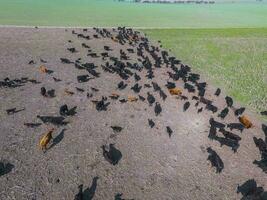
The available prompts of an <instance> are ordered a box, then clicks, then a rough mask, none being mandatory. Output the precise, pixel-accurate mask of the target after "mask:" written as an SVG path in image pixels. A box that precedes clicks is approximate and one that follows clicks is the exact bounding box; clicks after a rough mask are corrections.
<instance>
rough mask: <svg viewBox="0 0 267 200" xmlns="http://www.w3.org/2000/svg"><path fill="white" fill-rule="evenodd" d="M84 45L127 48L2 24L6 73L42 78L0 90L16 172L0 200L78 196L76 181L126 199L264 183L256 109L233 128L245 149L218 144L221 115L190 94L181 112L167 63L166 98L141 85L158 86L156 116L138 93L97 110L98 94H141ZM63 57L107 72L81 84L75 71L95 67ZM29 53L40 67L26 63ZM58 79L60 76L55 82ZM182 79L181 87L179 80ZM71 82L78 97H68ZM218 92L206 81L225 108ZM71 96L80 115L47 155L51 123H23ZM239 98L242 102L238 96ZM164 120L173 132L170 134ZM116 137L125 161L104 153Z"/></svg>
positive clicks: (231, 192)
mask: <svg viewBox="0 0 267 200" xmlns="http://www.w3.org/2000/svg"><path fill="white" fill-rule="evenodd" d="M76 31H77V32H82V30H76ZM87 34H88V35H93V34H95V31H94V30H88V32H87ZM68 40H72V41H73V42H72V43H69V42H68ZM82 42H84V43H86V44H88V45H89V46H90V47H91V49H92V50H93V51H94V52H96V53H101V52H103V51H104V50H103V46H104V45H109V46H111V47H112V49H113V51H111V52H109V54H110V55H115V56H118V55H119V50H120V49H124V50H125V49H126V48H127V47H128V46H127V45H124V46H122V45H120V44H118V43H115V42H113V41H111V40H110V39H102V38H101V39H94V40H85V39H77V37H76V36H75V35H72V34H71V30H70V29H69V30H67V31H65V29H27V28H1V29H0V47H1V51H0V72H1V73H0V80H1V81H2V80H3V79H4V78H6V77H9V78H10V79H15V78H21V77H28V78H33V79H36V80H38V81H40V82H41V83H40V84H32V83H26V84H25V85H24V86H22V87H17V88H0V158H1V160H7V161H8V162H9V163H11V164H12V165H14V167H13V169H12V170H11V171H10V172H9V173H7V174H4V175H2V176H0V199H3V200H8V199H19V200H23V199H38V200H39V199H51V200H57V199H74V196H75V194H76V193H77V192H78V185H80V184H84V188H85V189H86V188H87V187H89V188H90V187H91V185H92V181H93V178H94V177H99V179H98V180H97V186H96V190H95V193H94V194H92V193H93V192H91V197H88V199H92V198H93V199H101V200H102V199H103V200H108V199H114V196H115V195H116V194H117V193H123V198H126V199H137V200H138V199H140V200H141V199H147V200H149V199H153V200H154V199H160V200H162V199H164V200H165V199H166V200H167V199H181V200H182V199H187V200H189V199H201V200H202V199H203V200H207V199H214V200H215V199H218V200H219V199H240V198H241V195H240V194H237V193H236V188H237V186H238V184H242V183H243V182H245V181H246V180H248V179H251V178H254V179H255V180H256V181H257V183H258V185H259V186H263V187H264V188H265V189H267V181H266V174H265V173H264V172H263V171H262V170H261V169H260V168H258V167H257V166H255V165H254V164H253V163H252V162H253V161H254V160H255V159H259V158H260V154H259V151H258V149H257V148H256V146H255V144H254V142H253V140H252V137H253V136H257V137H263V136H264V134H263V132H262V130H261V122H260V121H258V120H257V118H256V117H254V116H253V115H252V114H251V113H247V112H246V111H245V114H246V115H248V116H249V117H250V119H251V120H252V122H253V123H254V125H255V127H253V128H251V129H246V130H244V131H243V133H240V132H239V131H233V132H234V133H236V134H238V135H239V136H241V137H242V140H241V141H240V147H239V149H238V151H237V152H236V153H234V152H233V151H232V150H231V149H230V148H229V147H227V146H222V147H221V146H220V144H219V143H218V142H216V141H211V140H210V139H209V138H208V134H209V127H210V125H209V119H210V117H211V116H214V118H215V119H216V120H219V119H218V118H217V115H218V112H217V113H215V114H212V112H210V111H207V110H204V111H203V112H202V113H199V114H198V113H197V109H196V108H195V106H194V103H193V101H192V103H191V104H192V105H191V106H190V108H189V109H188V110H187V111H186V112H183V104H184V101H182V100H180V99H177V98H176V97H174V96H171V95H170V94H169V93H168V90H167V88H166V87H165V86H164V85H165V84H166V82H167V80H169V78H168V76H167V73H166V72H167V71H168V69H167V68H165V67H163V68H161V69H156V70H155V78H154V79H153V81H155V82H157V83H158V84H159V85H160V86H161V87H162V88H163V90H164V92H165V93H166V94H167V95H168V98H167V99H166V100H165V101H163V100H162V99H160V98H159V95H158V94H157V93H156V92H153V89H152V88H144V87H143V88H142V90H141V92H140V94H141V95H143V96H144V97H146V93H147V91H150V92H151V93H153V95H154V96H155V97H156V99H157V101H158V102H160V104H161V106H162V113H161V114H160V115H159V116H157V117H156V116H155V113H154V107H151V106H149V105H148V103H147V101H145V102H142V101H140V100H139V101H137V102H127V103H124V104H122V103H120V102H119V101H118V100H111V99H109V100H108V101H109V102H111V104H110V105H109V106H108V109H107V111H101V112H98V111H97V110H96V109H95V105H94V104H93V103H92V102H91V100H96V99H97V100H99V99H100V98H101V97H102V96H109V95H110V94H111V93H112V92H117V93H119V94H120V95H121V97H120V98H122V97H125V98H127V96H128V95H135V96H137V95H136V94H135V93H133V91H132V90H131V89H130V87H131V86H133V85H134V84H135V81H134V78H133V77H131V78H130V79H129V80H128V81H127V82H128V86H127V88H126V89H124V90H122V91H118V90H117V84H118V83H119V82H120V81H121V79H120V78H119V77H118V75H116V74H110V73H104V72H103V70H102V69H101V67H100V65H101V64H103V60H102V58H101V57H99V58H91V57H88V56H86V54H87V53H86V50H85V49H84V48H82V47H81V43H82ZM70 47H76V49H77V50H78V51H79V52H78V53H74V54H72V53H70V52H69V51H67V50H66V49H67V48H70ZM129 55H130V57H131V59H130V60H129V62H137V58H136V54H129ZM61 57H65V58H69V59H70V60H75V59H77V58H79V57H80V58H81V61H82V62H94V63H95V65H97V66H99V67H98V68H97V69H96V70H97V71H98V72H100V73H101V75H100V78H96V79H93V80H90V81H88V82H87V83H78V82H77V79H76V77H77V75H82V74H88V73H87V72H86V71H83V70H78V69H76V68H75V67H74V66H73V65H67V64H63V63H61V61H60V58H61ZM40 58H42V59H44V60H46V61H47V63H45V64H44V65H45V66H46V67H47V68H48V69H50V70H53V71H54V72H53V73H52V74H50V75H49V74H42V73H40V72H39V66H40V65H41V64H42V63H40V62H39V60H40ZM31 59H33V60H35V61H36V64H33V65H29V64H28V62H29V61H30V60H31ZM145 74H146V73H145V72H144V71H142V72H139V75H140V76H141V77H142V79H141V80H140V81H139V84H141V85H143V84H145V83H151V80H147V79H146V78H145ZM52 76H54V77H57V78H60V79H62V81H61V82H55V81H54V80H53V78H52ZM176 84H177V87H180V88H182V87H183V84H182V82H180V81H178V82H176ZM42 86H45V87H46V88H47V89H55V94H56V97H55V98H44V97H42V96H41V95H40V88H41V87H42ZM75 87H80V88H83V89H85V92H84V93H81V92H78V91H76V89H75ZM91 87H95V88H98V89H99V92H93V94H94V97H92V98H91V99H88V98H87V96H86V92H91ZM65 88H68V89H69V90H71V91H74V92H75V94H74V95H73V96H67V95H65V94H64V89H65ZM216 89H217V88H214V87H212V86H210V85H208V92H207V95H206V97H208V98H209V99H212V100H214V104H215V105H217V106H218V107H219V108H220V109H222V108H224V107H225V105H226V103H225V100H224V97H225V95H224V94H221V95H220V97H215V96H214V95H213V93H214V92H215V90H216ZM184 95H186V96H189V97H190V95H191V94H188V93H186V92H184ZM191 96H192V95H191ZM190 99H191V98H190ZM190 101H191V100H190ZM65 103H66V104H67V105H68V106H69V107H73V106H77V114H76V115H75V116H72V117H67V120H66V121H68V122H69V123H68V124H67V125H66V126H60V127H56V131H55V133H54V135H53V136H54V137H57V136H58V135H60V136H59V137H58V141H57V143H56V144H55V145H53V147H52V148H50V149H49V150H48V151H47V152H46V153H43V152H42V151H41V150H40V148H39V147H38V142H39V139H40V138H41V137H42V135H43V134H44V133H45V132H46V131H47V130H48V128H50V127H52V126H51V125H46V124H42V125H41V126H39V127H36V128H27V127H26V126H24V125H23V123H25V122H38V123H40V122H41V121H40V120H39V119H37V118H36V116H37V115H52V116H59V113H58V112H59V107H60V106H61V105H63V104H65ZM234 105H235V106H237V107H238V104H237V103H236V102H235V103H234ZM13 107H16V108H17V109H20V108H25V110H24V111H21V112H18V113H15V114H13V115H7V113H6V109H9V108H13ZM149 118H151V119H153V120H154V122H155V123H156V126H155V127H154V128H152V129H151V128H150V127H149V126H148V119H149ZM219 121H220V120H219ZM224 122H225V123H229V122H238V119H237V118H236V117H235V116H234V114H233V112H232V111H230V113H229V115H228V116H227V117H226V118H225V120H224ZM113 125H118V126H121V127H123V130H122V131H121V132H120V133H116V134H114V131H113V130H112V129H111V128H110V126H113ZM166 126H170V127H171V128H172V130H173V134H172V137H171V138H169V136H168V134H167V132H166ZM63 129H65V130H64V132H63V133H62V130H63ZM109 143H113V144H115V147H116V148H118V149H119V150H120V151H121V153H122V159H121V160H120V161H119V163H118V165H114V166H113V165H111V164H110V163H109V162H107V161H106V160H105V158H104V157H103V153H102V149H101V146H102V145H104V144H109ZM209 146H211V147H212V148H213V149H214V150H215V151H216V152H217V153H218V154H219V156H220V157H221V159H222V160H223V162H224V169H223V171H222V173H220V174H219V173H216V172H215V169H214V168H212V167H211V164H210V162H209V161H207V157H208V153H207V152H206V148H207V147H209ZM91 190H93V189H92V188H91ZM89 196H90V195H89ZM92 196H93V197H92Z"/></svg>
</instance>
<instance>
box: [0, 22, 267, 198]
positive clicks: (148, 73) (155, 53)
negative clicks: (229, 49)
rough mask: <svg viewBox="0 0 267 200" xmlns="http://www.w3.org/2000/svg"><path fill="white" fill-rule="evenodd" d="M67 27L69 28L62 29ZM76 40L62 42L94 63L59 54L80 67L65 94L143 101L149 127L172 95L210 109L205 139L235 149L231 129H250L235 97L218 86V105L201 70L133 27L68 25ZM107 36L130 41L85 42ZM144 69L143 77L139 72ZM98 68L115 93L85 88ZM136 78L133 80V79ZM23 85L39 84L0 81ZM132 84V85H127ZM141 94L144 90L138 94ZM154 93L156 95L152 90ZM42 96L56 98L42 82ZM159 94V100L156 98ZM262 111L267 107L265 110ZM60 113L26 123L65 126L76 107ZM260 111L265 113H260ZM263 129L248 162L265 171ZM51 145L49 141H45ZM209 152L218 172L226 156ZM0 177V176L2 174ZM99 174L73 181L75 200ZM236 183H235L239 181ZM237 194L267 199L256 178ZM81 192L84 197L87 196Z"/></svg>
mask: <svg viewBox="0 0 267 200" xmlns="http://www.w3.org/2000/svg"><path fill="white" fill-rule="evenodd" d="M65 31H66V32H69V30H65ZM69 34H72V36H73V37H74V38H75V39H78V40H80V41H82V43H81V46H80V47H77V46H74V45H73V46H72V44H73V41H72V40H68V41H66V42H67V44H68V45H69V46H70V47H69V48H67V49H66V51H67V52H69V53H70V54H72V56H73V55H75V54H76V53H77V52H79V51H80V50H79V48H83V50H86V51H87V52H88V54H87V56H88V57H89V58H90V60H92V62H90V63H87V62H82V59H81V58H77V59H74V60H73V59H71V58H65V57H64V58H58V59H59V60H60V62H61V63H62V65H64V66H68V67H73V68H75V69H76V70H77V71H79V73H80V72H82V75H78V76H77V82H78V83H79V84H80V85H81V86H80V87H75V88H73V89H72V90H71V89H65V90H64V93H65V95H68V96H70V97H72V96H75V95H76V93H79V94H83V95H84V96H85V97H86V98H87V99H88V101H90V102H91V103H92V105H94V107H95V109H96V110H97V111H98V112H107V111H108V108H109V107H110V106H112V102H114V101H118V102H119V103H121V104H125V103H134V102H137V101H140V102H142V103H147V104H148V105H149V108H151V109H152V110H153V111H154V113H155V116H153V117H151V118H148V119H147V121H146V122H144V123H145V125H146V126H149V127H150V128H151V129H153V128H155V126H156V121H155V120H154V119H155V117H158V116H159V115H160V114H161V112H162V110H163V109H164V106H163V105H162V104H163V103H162V102H164V101H165V100H166V98H175V99H177V101H179V103H180V104H181V105H182V108H183V112H188V109H189V108H190V107H191V108H194V109H196V110H197V113H201V112H203V111H204V110H205V111H207V112H210V113H211V114H212V115H210V118H209V124H210V129H209V135H208V138H209V139H210V140H212V141H214V142H218V143H219V144H220V145H221V146H226V147H227V148H230V149H231V150H232V151H233V152H234V153H235V152H237V151H238V148H239V146H240V141H241V139H242V137H241V135H240V134H236V133H233V132H232V131H233V130H235V131H238V132H240V133H241V132H243V131H244V130H245V129H249V128H253V123H252V122H251V120H250V119H249V118H248V116H247V115H244V112H245V108H244V107H240V108H236V107H235V106H234V102H233V99H232V98H231V97H229V96H223V94H222V93H221V89H220V88H218V89H216V90H214V91H213V94H212V95H213V97H212V98H223V99H224V101H225V105H226V106H225V107H224V108H222V109H221V108H218V107H217V106H216V105H215V104H214V103H213V101H212V100H211V98H210V96H208V95H206V87H207V83H206V82H201V79H200V75H199V74H197V73H193V72H192V71H191V68H190V67H189V66H188V65H185V64H182V63H181V61H180V60H178V59H176V58H175V57H173V56H170V55H169V53H168V52H167V51H165V50H163V49H162V46H161V45H160V41H159V45H153V44H152V43H150V42H149V40H148V39H147V38H146V37H145V36H144V35H142V34H141V33H140V32H138V31H134V30H133V29H130V28H124V27H119V28H113V29H100V28H94V34H89V32H88V29H81V30H72V31H71V33H69ZM103 38H105V39H108V40H110V42H112V43H114V44H115V43H116V44H117V45H128V46H129V48H127V51H124V50H120V51H119V55H114V54H113V53H112V52H113V47H112V46H111V45H110V46H103V51H102V52H101V53H99V52H95V51H94V49H92V48H91V47H90V46H89V45H88V44H87V43H86V41H88V40H101V39H103ZM133 54H135V55H136V56H137V58H138V62H135V63H133V62H130V59H129V57H130V55H133ZM95 58H101V59H102V64H101V66H97V65H95V63H94V62H93V60H94V59H95ZM40 61H41V63H42V65H41V66H40V67H39V72H40V73H44V74H47V75H48V76H50V77H52V78H53V80H54V82H55V83H56V84H60V82H61V81H62V80H61V79H62V78H63V77H60V78H59V77H56V76H54V75H53V71H52V70H50V69H48V68H47V67H46V66H45V64H46V62H47V61H45V60H43V59H41V60H40ZM28 64H29V65H35V64H36V60H30V61H29V62H28ZM159 68H166V69H167V73H166V74H165V75H166V76H167V77H168V80H167V81H166V83H165V85H160V84H158V83H157V82H156V81H155V79H154V78H155V72H156V71H157V70H158V69H159ZM141 72H142V73H143V74H145V76H141V75H140V73H141ZM102 73H110V74H113V75H116V76H117V77H118V82H117V89H116V91H117V92H113V93H111V94H110V95H109V96H102V95H100V96H101V98H98V99H96V98H95V94H96V93H99V92H101V91H100V90H99V89H98V88H96V87H91V90H90V91H87V90H85V89H84V88H83V86H84V84H87V83H88V84H89V83H90V82H92V81H94V80H95V79H98V78H101V74H102ZM142 79H146V84H141V83H140V80H142ZM129 80H131V81H132V82H134V83H133V84H132V82H131V81H129ZM177 83H180V84H182V85H183V88H180V87H177ZM25 84H40V82H39V81H38V80H35V79H29V78H19V79H10V78H8V77H7V78H5V79H4V80H1V81H0V89H1V90H4V89H6V90H11V89H12V88H16V87H20V86H23V85H25ZM130 84H131V85H130ZM127 87H128V88H130V89H131V90H132V92H133V94H135V95H129V96H128V97H126V98H125V97H121V96H120V91H123V90H124V89H125V88H127ZM143 89H146V90H149V91H148V92H146V93H142V90H143ZM141 93H142V94H141ZM155 94H156V95H155ZM40 95H41V96H42V97H43V98H54V97H56V91H55V90H54V89H48V88H46V86H42V87H40ZM157 98H160V99H157ZM26 109H27V108H20V109H17V108H9V109H7V110H6V114H7V115H13V114H16V113H18V112H23V111H24V110H26ZM230 112H232V113H234V116H235V117H236V119H237V121H238V122H236V121H235V122H233V123H225V122H224V119H225V118H226V117H227V116H228V115H229V113H230ZM265 112H266V111H265ZM58 113H59V115H58V116H47V115H37V116H36V120H38V122H36V123H35V122H29V121H28V122H25V123H24V125H25V127H26V128H35V127H38V126H41V125H42V124H50V125H52V126H55V127H58V126H62V127H64V126H66V125H67V124H68V123H69V122H68V119H69V118H71V117H75V116H76V115H78V114H79V113H77V106H75V107H72V108H71V107H69V106H68V105H66V104H64V105H61V106H60V107H59V108H58ZM262 113H263V114H264V112H262ZM214 115H216V116H217V117H218V118H219V119H220V120H217V119H215V118H214V117H213V116H214ZM165 127H166V128H165V130H163V131H164V132H166V134H167V136H168V137H169V138H170V139H171V137H172V135H173V134H175V131H173V128H172V127H171V126H170V125H166V126H165ZM110 128H111V129H112V130H113V131H114V132H115V133H119V132H121V131H122V130H123V127H120V126H117V125H114V126H111V127H110ZM53 132H54V128H52V129H50V130H49V131H48V132H47V133H45V134H44V135H43V137H42V138H40V141H39V146H40V148H41V149H42V150H43V153H45V152H46V151H47V149H51V145H53V144H54V142H55V141H54V138H53ZM262 132H263V134H264V135H265V139H262V138H257V137H253V138H251V139H253V141H254V143H255V146H256V147H257V148H258V149H259V153H260V155H261V159H260V160H255V161H252V162H253V163H254V164H255V165H257V166H258V167H260V168H261V169H262V170H263V171H264V172H265V173H267V126H266V125H264V124H262ZM49 145H50V146H49ZM100 148H101V150H102V152H103V157H104V158H105V160H106V161H107V162H108V163H109V164H110V165H114V166H115V165H117V164H118V163H119V162H120V160H121V159H122V158H123V152H121V151H120V150H119V149H118V148H117V147H116V144H103V145H102V146H101V147H100ZM206 152H207V154H208V158H207V160H208V161H209V162H210V163H211V166H212V167H214V168H215V171H216V173H221V172H222V171H223V170H224V167H227V166H225V165H224V161H223V160H222V159H221V158H220V155H219V154H218V153H217V152H216V151H215V150H214V149H213V148H212V147H208V148H207V149H206ZM14 167H16V166H14V165H13V164H12V163H9V162H8V161H6V160H2V161H1V162H0V176H3V175H5V176H8V173H9V172H11V171H12V169H13V168H14ZM0 179H1V177H0ZM97 179H98V177H95V178H94V179H93V183H92V186H91V188H89V189H87V190H83V184H81V185H79V186H77V187H78V189H77V194H76V195H75V196H74V197H73V198H74V199H75V200H82V199H92V198H93V196H94V192H95V189H96V187H97ZM237 184H238V183H237ZM236 190H237V192H238V193H241V194H242V196H243V197H242V199H267V192H265V191H264V189H263V188H262V187H259V186H257V183H256V182H255V180H254V179H250V180H247V181H246V182H245V183H241V184H240V185H239V186H238V188H236ZM85 196H86V197H87V198H85ZM115 199H116V200H119V199H123V195H122V194H120V193H118V194H116V195H115Z"/></svg>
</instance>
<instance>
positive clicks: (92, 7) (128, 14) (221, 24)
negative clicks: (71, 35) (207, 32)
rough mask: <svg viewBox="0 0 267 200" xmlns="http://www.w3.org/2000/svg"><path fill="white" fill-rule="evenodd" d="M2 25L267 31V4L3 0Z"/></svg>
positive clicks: (0, 18) (0, 22) (0, 13)
mask: <svg viewBox="0 0 267 200" xmlns="http://www.w3.org/2000/svg"><path fill="white" fill-rule="evenodd" d="M0 24H1V25H32V26H41V25H42V26H100V27H101V26H106V27H110V26H130V27H158V28H170V27H172V28H225V27H228V28H229V27H234V28H236V27H267V3H264V2H262V3H257V2H256V1H252V0H251V1H250V3H218V4H212V5H196V4H189V5H188V4H174V5H173V4H142V3H127V2H118V1H113V0H0Z"/></svg>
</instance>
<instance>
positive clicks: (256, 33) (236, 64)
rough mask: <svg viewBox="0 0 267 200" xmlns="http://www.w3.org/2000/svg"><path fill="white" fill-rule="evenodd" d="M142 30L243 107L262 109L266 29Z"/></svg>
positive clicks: (266, 92) (266, 99) (266, 94)
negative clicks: (159, 41) (222, 89)
mask: <svg viewBox="0 0 267 200" xmlns="http://www.w3.org/2000/svg"><path fill="white" fill-rule="evenodd" d="M143 31H144V32H145V33H146V34H147V35H148V36H149V37H150V38H151V39H153V40H161V41H162V44H163V47H165V48H167V49H171V51H172V53H173V54H174V55H175V56H177V58H179V59H181V60H182V61H183V62H184V63H187V64H189V65H190V66H192V68H193V69H194V70H196V71H198V72H199V73H200V74H202V75H203V76H204V77H205V78H207V79H209V80H210V81H211V82H213V83H214V84H215V85H217V86H220V87H222V88H224V89H225V90H226V91H227V93H228V94H229V95H231V96H233V97H234V98H235V99H236V100H238V101H240V102H241V103H242V104H243V105H248V106H249V107H251V108H252V109H254V110H256V111H262V110H266V105H267V28H266V29H168V30H166V29H165V30H164V29H161V30H143Z"/></svg>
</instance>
